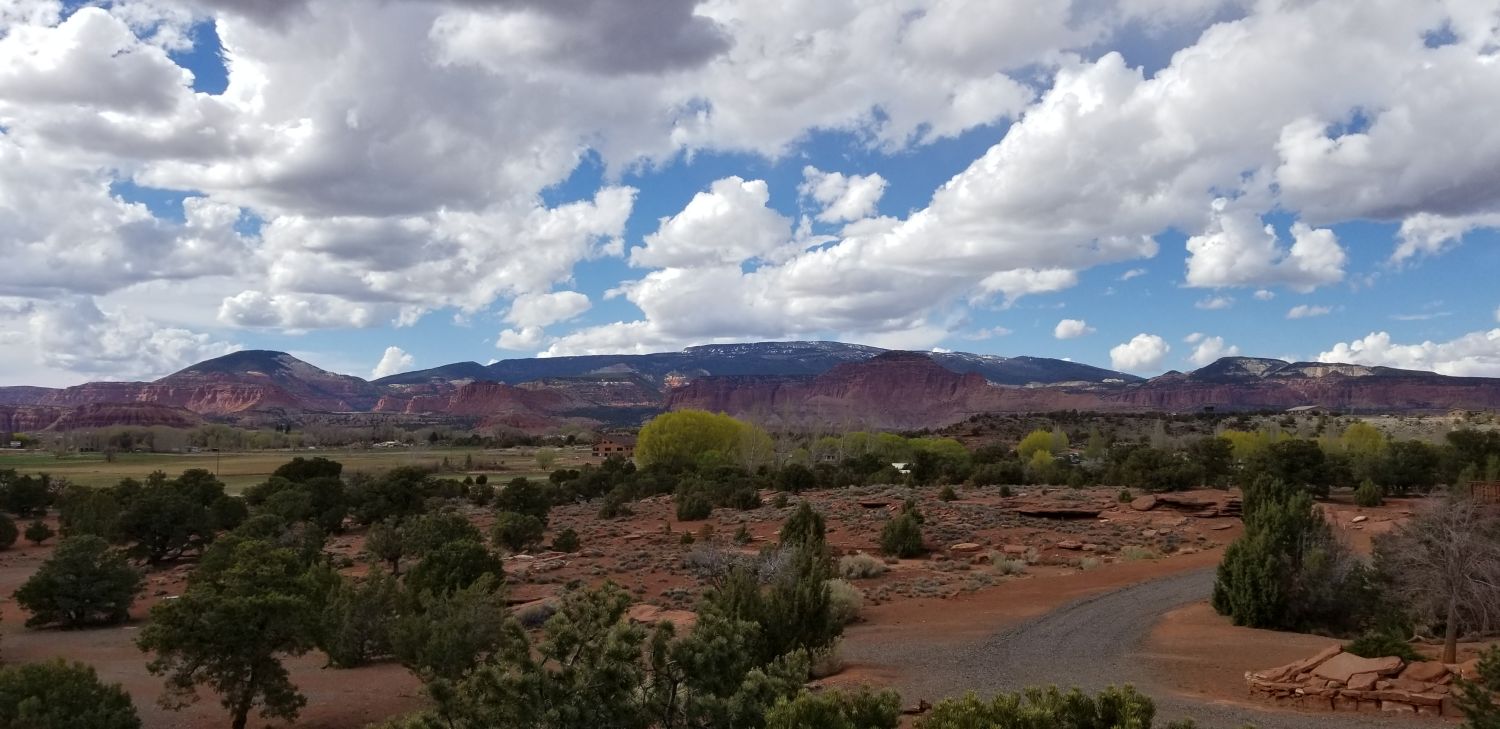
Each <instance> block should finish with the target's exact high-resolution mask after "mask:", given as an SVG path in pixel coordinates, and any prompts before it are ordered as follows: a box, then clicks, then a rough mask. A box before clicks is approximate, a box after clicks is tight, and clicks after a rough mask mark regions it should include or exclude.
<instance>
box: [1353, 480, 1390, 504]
mask: <svg viewBox="0 0 1500 729" xmlns="http://www.w3.org/2000/svg"><path fill="white" fill-rule="evenodd" d="M1384 503H1385V490H1384V489H1382V488H1380V487H1379V486H1377V485H1375V482H1374V481H1371V480H1370V479H1368V478H1367V479H1365V480H1364V482H1363V483H1361V484H1360V485H1359V488H1357V489H1355V490H1354V504H1355V505H1356V506H1363V507H1367V508H1368V507H1374V506H1380V505H1381V504H1384Z"/></svg>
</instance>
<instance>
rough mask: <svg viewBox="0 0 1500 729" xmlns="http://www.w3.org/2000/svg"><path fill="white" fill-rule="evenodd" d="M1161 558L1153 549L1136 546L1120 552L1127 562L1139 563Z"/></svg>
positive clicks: (1130, 546) (1133, 545)
mask: <svg viewBox="0 0 1500 729" xmlns="http://www.w3.org/2000/svg"><path fill="white" fill-rule="evenodd" d="M1160 556H1161V555H1159V554H1157V553H1156V550H1154V549H1151V548H1149V547H1142V546H1139V545H1135V544H1132V545H1129V546H1127V547H1125V548H1124V549H1121V550H1120V557H1121V558H1123V559H1124V560H1125V561H1127V562H1139V561H1141V560H1145V559H1156V558H1157V557H1160Z"/></svg>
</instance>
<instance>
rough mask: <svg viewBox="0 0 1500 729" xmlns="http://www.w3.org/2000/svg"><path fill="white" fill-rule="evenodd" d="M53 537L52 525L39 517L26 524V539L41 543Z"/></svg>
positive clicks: (33, 542)
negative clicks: (48, 524)
mask: <svg viewBox="0 0 1500 729" xmlns="http://www.w3.org/2000/svg"><path fill="white" fill-rule="evenodd" d="M51 538H52V527H49V526H47V523H46V522H44V521H42V520H41V519H38V520H36V521H34V522H31V523H30V524H28V525H26V541H28V542H31V543H32V544H37V545H40V544H41V543H42V542H45V541H47V540H48V539H51Z"/></svg>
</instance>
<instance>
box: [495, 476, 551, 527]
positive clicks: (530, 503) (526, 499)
mask: <svg viewBox="0 0 1500 729" xmlns="http://www.w3.org/2000/svg"><path fill="white" fill-rule="evenodd" d="M550 491H551V489H550V487H549V485H548V484H546V483H543V482H539V481H529V480H527V479H524V478H516V479H511V482H510V483H508V484H506V485H505V488H503V489H501V490H500V491H499V493H497V494H495V508H497V509H499V510H500V511H513V512H515V513H517V514H526V515H528V516H534V517H536V519H537V521H540V522H541V523H542V525H543V526H546V524H547V515H548V514H549V513H550V512H551V511H552V495H551V493H550Z"/></svg>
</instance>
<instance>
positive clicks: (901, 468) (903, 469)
mask: <svg viewBox="0 0 1500 729" xmlns="http://www.w3.org/2000/svg"><path fill="white" fill-rule="evenodd" d="M891 468H894V469H896V473H899V474H901V475H903V476H906V475H909V474H911V464H910V463H892V464H891Z"/></svg>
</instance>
